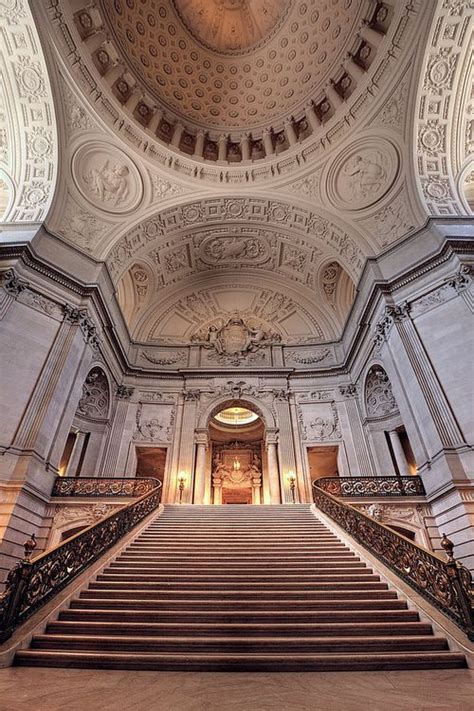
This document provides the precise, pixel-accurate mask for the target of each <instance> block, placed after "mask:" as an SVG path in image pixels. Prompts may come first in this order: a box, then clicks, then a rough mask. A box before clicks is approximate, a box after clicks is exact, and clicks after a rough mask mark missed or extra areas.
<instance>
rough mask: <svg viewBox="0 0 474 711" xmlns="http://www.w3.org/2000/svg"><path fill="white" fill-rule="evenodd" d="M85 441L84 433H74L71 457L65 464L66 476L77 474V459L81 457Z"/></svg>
mask: <svg viewBox="0 0 474 711" xmlns="http://www.w3.org/2000/svg"><path fill="white" fill-rule="evenodd" d="M85 441H86V433H85V432H78V433H77V435H76V441H75V442H74V447H73V450H72V453H71V459H70V460H69V464H68V465H67V470H66V476H72V477H74V476H77V467H78V465H79V460H80V458H81V454H82V450H83V449H84V442H85Z"/></svg>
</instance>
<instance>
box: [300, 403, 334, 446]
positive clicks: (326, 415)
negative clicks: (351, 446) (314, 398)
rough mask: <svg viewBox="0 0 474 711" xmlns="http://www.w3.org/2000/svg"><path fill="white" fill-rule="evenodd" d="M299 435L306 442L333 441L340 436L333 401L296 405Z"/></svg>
mask: <svg viewBox="0 0 474 711" xmlns="http://www.w3.org/2000/svg"><path fill="white" fill-rule="evenodd" d="M296 412H297V418H298V423H299V429H300V435H301V438H302V439H303V440H304V441H308V442H333V441H338V440H340V439H341V438H342V434H341V428H340V423H339V413H338V411H337V406H336V403H335V402H334V401H331V402H320V403H314V404H309V403H308V404H306V403H304V404H298V405H297V406H296Z"/></svg>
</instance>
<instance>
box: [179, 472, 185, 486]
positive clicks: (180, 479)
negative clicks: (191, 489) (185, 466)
mask: <svg viewBox="0 0 474 711" xmlns="http://www.w3.org/2000/svg"><path fill="white" fill-rule="evenodd" d="M178 482H179V483H180V484H182V485H183V486H184V485H185V484H186V474H185V472H180V473H179V476H178Z"/></svg>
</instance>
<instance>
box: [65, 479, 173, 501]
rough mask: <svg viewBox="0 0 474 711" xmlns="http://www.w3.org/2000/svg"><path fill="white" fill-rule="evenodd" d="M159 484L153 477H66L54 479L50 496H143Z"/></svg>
mask: <svg viewBox="0 0 474 711" xmlns="http://www.w3.org/2000/svg"><path fill="white" fill-rule="evenodd" d="M159 486H161V482H160V480H159V479H155V478H153V477H147V478H143V479H142V478H137V477H122V478H117V477H90V476H88V477H85V476H81V477H67V476H58V477H56V479H55V480H54V484H53V490H52V492H51V496H77V497H79V496H84V497H89V496H91V497H92V496H94V497H109V496H143V495H144V494H148V493H149V492H150V491H153V489H156V488H158V487H159Z"/></svg>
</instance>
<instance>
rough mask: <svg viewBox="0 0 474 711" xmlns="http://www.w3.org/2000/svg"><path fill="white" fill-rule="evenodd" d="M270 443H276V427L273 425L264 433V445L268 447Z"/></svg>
mask: <svg viewBox="0 0 474 711" xmlns="http://www.w3.org/2000/svg"><path fill="white" fill-rule="evenodd" d="M271 444H275V445H276V444H278V429H277V428H273V427H272V428H270V429H268V430H267V431H266V435H265V446H266V447H267V448H268V446H269V445H271Z"/></svg>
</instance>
